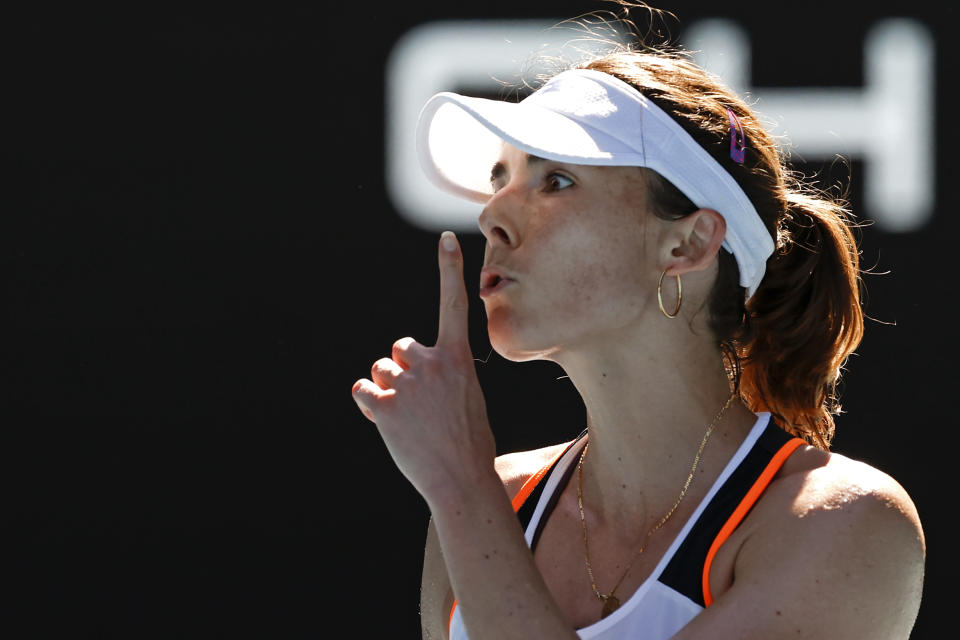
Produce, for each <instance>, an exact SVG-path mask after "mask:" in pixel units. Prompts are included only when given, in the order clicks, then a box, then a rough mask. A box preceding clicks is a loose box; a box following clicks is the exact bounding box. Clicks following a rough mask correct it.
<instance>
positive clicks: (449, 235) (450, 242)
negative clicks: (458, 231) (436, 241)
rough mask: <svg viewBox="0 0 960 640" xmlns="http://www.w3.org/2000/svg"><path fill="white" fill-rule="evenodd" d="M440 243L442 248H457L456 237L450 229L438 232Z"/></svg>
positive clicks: (449, 249) (450, 249) (453, 249)
mask: <svg viewBox="0 0 960 640" xmlns="http://www.w3.org/2000/svg"><path fill="white" fill-rule="evenodd" d="M440 244H441V245H443V248H444V249H445V250H447V251H456V250H457V239H456V237H455V236H454V235H453V232H452V231H444V232H443V233H442V234H440Z"/></svg>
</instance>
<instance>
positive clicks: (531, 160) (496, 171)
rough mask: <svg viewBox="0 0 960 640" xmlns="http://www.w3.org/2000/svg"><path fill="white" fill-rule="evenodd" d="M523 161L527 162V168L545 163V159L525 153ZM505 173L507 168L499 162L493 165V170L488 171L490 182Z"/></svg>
mask: <svg viewBox="0 0 960 640" xmlns="http://www.w3.org/2000/svg"><path fill="white" fill-rule="evenodd" d="M523 155H524V159H525V160H526V162H527V166H528V167H529V166H531V165H534V164H537V163H539V162H546V161H547V160H546V158H541V157H540V156H535V155H533V154H532V153H525V154H523ZM506 172H507V166H506V165H505V164H503V163H502V162H500V161H499V160H498V161H497V162H495V163H494V164H493V168H492V169H490V182H491V183H493V182H496V181H497V180H499V179H500V178H502V177H503V176H504V174H506Z"/></svg>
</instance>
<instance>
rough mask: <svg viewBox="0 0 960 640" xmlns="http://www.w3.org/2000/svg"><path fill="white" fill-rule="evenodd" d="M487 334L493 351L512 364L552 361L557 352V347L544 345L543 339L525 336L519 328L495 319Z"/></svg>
mask: <svg viewBox="0 0 960 640" xmlns="http://www.w3.org/2000/svg"><path fill="white" fill-rule="evenodd" d="M487 334H488V336H489V338H490V346H491V347H493V350H494V351H496V352H497V354H499V355H500V356H501V357H502V358H504V359H506V360H510V361H511V362H529V361H531V360H552V358H551V357H550V354H551V353H553V352H554V351H555V346H554V345H550V346H548V345H546V344H544V343H543V339H542V337H540V339H539V340H537V339H536V337H534V336H524V335H523V333H522V332H521V331H520V330H519V328H518V327H516V326H513V325H511V324H508V323H504V322H498V321H497V320H496V318H495V317H491V318H490V320H489V321H488V323H487Z"/></svg>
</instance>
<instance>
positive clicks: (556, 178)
mask: <svg viewBox="0 0 960 640" xmlns="http://www.w3.org/2000/svg"><path fill="white" fill-rule="evenodd" d="M570 186H573V180H571V179H570V178H568V177H567V176H565V175H563V174H562V173H551V174H550V175H548V176H547V187H546V188H547V191H560V190H562V189H566V188H567V187H570Z"/></svg>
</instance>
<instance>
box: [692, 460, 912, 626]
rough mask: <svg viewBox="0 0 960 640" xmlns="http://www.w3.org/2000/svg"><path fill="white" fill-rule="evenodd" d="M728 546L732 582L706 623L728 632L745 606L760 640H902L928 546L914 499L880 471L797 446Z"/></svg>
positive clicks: (738, 621)
mask: <svg viewBox="0 0 960 640" xmlns="http://www.w3.org/2000/svg"><path fill="white" fill-rule="evenodd" d="M730 542H733V543H734V544H733V545H731V547H732V548H731V549H728V550H727V553H730V554H731V556H730V558H731V564H730V565H729V566H730V569H731V571H730V572H729V578H728V580H729V581H728V582H727V583H726V584H721V585H718V586H719V591H721V592H723V593H722V594H721V595H719V597H718V598H717V601H716V604H718V605H721V606H718V607H716V609H717V610H716V611H714V612H712V615H711V616H710V617H711V618H712V619H713V622H714V623H716V624H718V628H724V623H726V624H728V625H729V628H728V629H727V630H728V631H730V632H731V633H732V632H733V630H734V629H735V628H737V625H740V624H742V619H741V618H738V613H737V612H738V611H740V613H741V614H742V610H743V608H744V607H747V608H748V609H751V610H753V611H755V612H756V618H755V619H753V620H752V622H751V624H753V625H756V626H757V627H762V626H764V625H768V626H767V627H766V632H767V633H768V634H769V635H767V636H764V637H780V636H778V635H776V633H777V632H782V631H783V630H784V629H785V628H790V629H791V632H792V631H793V630H796V631H797V633H802V634H803V635H806V636H809V637H832V638H865V637H869V638H878V639H879V638H890V639H894V638H898V639H900V638H907V637H909V635H910V630H911V628H912V626H913V623H914V621H915V620H916V615H917V612H918V610H919V607H920V598H921V594H922V587H923V574H924V563H925V557H926V543H925V539H924V533H923V528H922V526H921V522H920V517H919V515H918V513H917V509H916V506H915V505H914V503H913V500H912V499H911V498H910V496H909V494H908V493H907V491H906V490H905V489H904V488H903V487H902V486H901V485H900V483H899V482H897V481H896V480H895V479H894V478H892V477H891V476H890V475H888V474H887V473H884V472H883V471H881V470H879V469H877V468H875V467H873V466H871V465H869V464H866V463H864V462H860V461H857V460H853V459H851V458H848V457H846V456H843V455H839V454H836V453H829V452H825V451H821V450H818V449H815V448H813V447H802V448H800V449H798V450H797V451H796V452H795V453H794V455H792V456H791V457H790V458H789V460H788V461H787V463H786V464H785V465H784V467H783V468H782V470H781V472H780V473H779V474H778V475H777V476H776V478H775V479H774V481H773V482H772V483H771V484H770V486H769V488H768V489H767V491H766V492H765V493H764V495H763V497H762V498H761V499H760V501H759V502H758V503H757V504H756V506H755V508H754V511H753V512H751V513H750V515H749V516H748V517H747V519H746V520H745V521H744V523H743V525H742V526H741V528H740V530H738V531H737V532H736V533H735V535H734V536H731V538H730ZM712 583H713V575H711V584H712ZM771 612H773V615H771ZM851 612H857V614H856V615H850V614H851ZM725 617H726V619H725V620H724V618H725ZM721 621H723V622H721ZM705 622H706V621H705ZM684 637H686V636H684ZM691 637H698V636H691ZM750 637H753V636H750Z"/></svg>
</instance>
